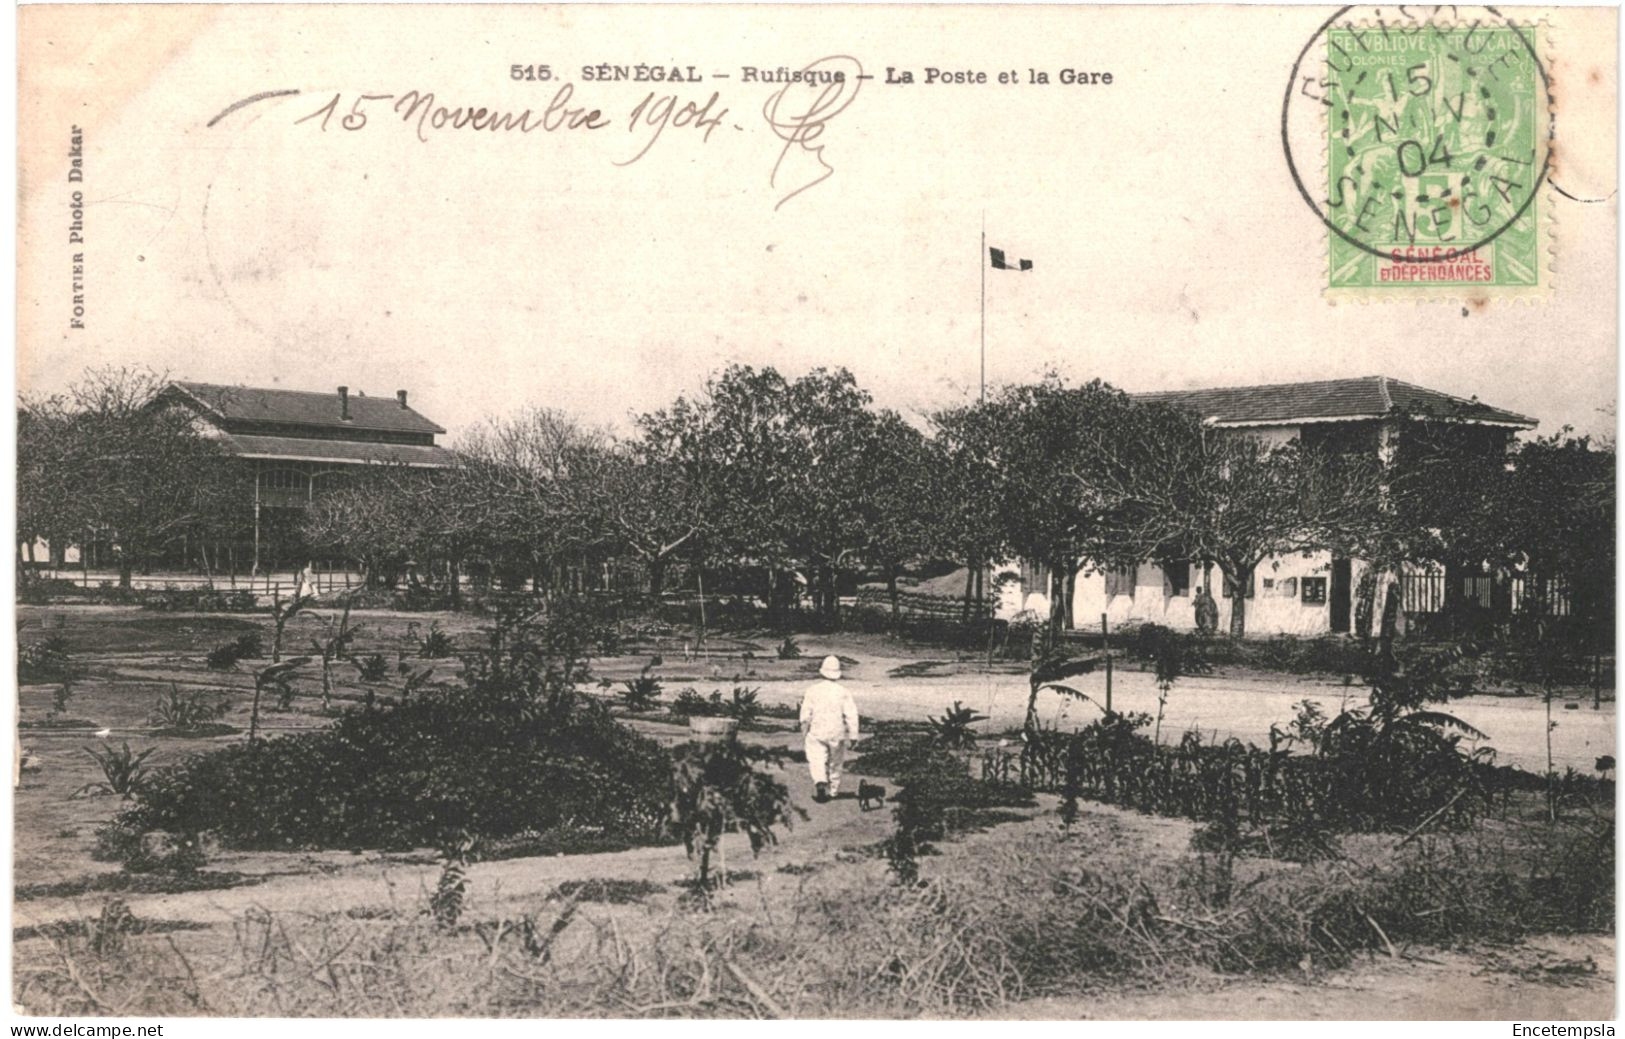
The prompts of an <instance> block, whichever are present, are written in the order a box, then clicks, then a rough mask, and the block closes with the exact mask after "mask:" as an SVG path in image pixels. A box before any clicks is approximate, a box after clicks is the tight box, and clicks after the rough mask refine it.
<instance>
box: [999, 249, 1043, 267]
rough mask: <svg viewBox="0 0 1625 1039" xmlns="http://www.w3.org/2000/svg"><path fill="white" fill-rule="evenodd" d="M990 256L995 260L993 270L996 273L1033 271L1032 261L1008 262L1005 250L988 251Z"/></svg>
mask: <svg viewBox="0 0 1625 1039" xmlns="http://www.w3.org/2000/svg"><path fill="white" fill-rule="evenodd" d="M988 255H989V256H990V257H991V258H992V260H993V269H994V270H996V271H1030V270H1032V269H1033V261H1031V260H1008V259H1006V258H1005V255H1004V250H1003V249H992V248H990V249H988Z"/></svg>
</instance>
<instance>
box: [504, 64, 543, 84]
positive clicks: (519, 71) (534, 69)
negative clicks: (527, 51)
mask: <svg viewBox="0 0 1625 1039" xmlns="http://www.w3.org/2000/svg"><path fill="white" fill-rule="evenodd" d="M508 75H509V76H511V77H512V78H514V79H528V80H531V81H532V82H536V81H541V82H546V81H547V80H550V79H552V78H553V69H552V66H549V65H512V66H509V68H508Z"/></svg>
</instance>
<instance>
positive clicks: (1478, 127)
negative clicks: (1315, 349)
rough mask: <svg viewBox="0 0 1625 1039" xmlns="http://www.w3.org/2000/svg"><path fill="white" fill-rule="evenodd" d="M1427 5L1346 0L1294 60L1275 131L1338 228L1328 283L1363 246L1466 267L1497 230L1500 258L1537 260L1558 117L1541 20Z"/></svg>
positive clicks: (1307, 189)
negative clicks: (1540, 206)
mask: <svg viewBox="0 0 1625 1039" xmlns="http://www.w3.org/2000/svg"><path fill="white" fill-rule="evenodd" d="M1428 11H1429V12H1430V13H1427V14H1418V13H1416V12H1415V10H1414V9H1410V8H1405V7H1400V8H1355V7H1344V8H1342V9H1341V10H1339V11H1337V12H1336V13H1335V14H1333V15H1332V16H1331V17H1330V18H1328V19H1326V21H1325V22H1324V23H1323V24H1322V25H1321V26H1320V28H1319V29H1318V30H1316V32H1315V34H1314V35H1313V36H1312V37H1310V39H1309V41H1308V42H1307V43H1305V44H1304V47H1303V49H1302V50H1301V51H1300V52H1299V54H1298V57H1297V60H1296V61H1295V62H1294V63H1293V66H1292V76H1291V79H1290V80H1289V81H1288V84H1287V89H1286V97H1285V99H1284V101H1283V102H1282V109H1281V142H1282V147H1283V148H1284V149H1285V152H1286V160H1287V167H1288V169H1289V170H1290V171H1291V174H1292V179H1293V181H1294V183H1295V184H1296V185H1297V189H1298V192H1299V194H1300V195H1302V196H1303V200H1304V201H1305V202H1306V203H1307V204H1308V205H1309V207H1310V209H1311V210H1313V211H1314V212H1315V214H1316V215H1317V216H1318V217H1319V218H1320V220H1321V221H1322V222H1323V223H1324V224H1325V225H1326V227H1327V228H1328V229H1329V230H1330V231H1331V232H1332V235H1333V238H1332V239H1331V242H1330V244H1331V246H1332V256H1331V265H1332V268H1333V280H1334V286H1335V282H1336V278H1337V270H1338V268H1339V267H1340V265H1346V267H1347V268H1348V269H1353V268H1354V267H1356V266H1357V265H1358V264H1360V263H1361V262H1362V261H1363V260H1364V257H1365V256H1367V255H1370V256H1375V257H1377V258H1378V259H1379V260H1380V261H1383V262H1388V263H1402V264H1407V265H1410V264H1456V265H1458V266H1459V263H1458V261H1462V260H1464V259H1465V260H1468V261H1472V262H1478V261H1479V260H1481V259H1482V257H1481V256H1480V251H1481V250H1485V247H1486V246H1489V245H1491V243H1499V244H1498V245H1497V246H1496V250H1495V251H1496V253H1497V259H1496V260H1495V265H1496V267H1497V268H1500V267H1501V266H1502V264H1503V261H1504V262H1505V264H1506V269H1507V270H1509V271H1510V272H1511V275H1516V274H1517V273H1518V271H1519V269H1520V268H1522V267H1528V268H1529V270H1530V277H1533V270H1534V268H1536V267H1538V265H1539V258H1538V256H1537V255H1536V249H1537V243H1538V239H1539V234H1538V226H1537V220H1538V214H1537V213H1536V199H1537V197H1538V196H1539V194H1540V190H1541V186H1542V184H1544V183H1545V181H1546V177H1547V172H1548V167H1549V164H1550V155H1551V151H1550V146H1551V141H1552V136H1553V132H1554V129H1555V123H1554V120H1553V117H1552V105H1551V97H1550V90H1549V82H1548V79H1547V73H1546V69H1545V66H1544V65H1543V64H1542V63H1541V61H1540V57H1539V53H1538V45H1537V33H1538V27H1537V26H1535V25H1527V24H1523V25H1520V24H1517V23H1515V22H1514V21H1512V20H1511V19H1508V18H1506V17H1505V16H1503V15H1502V14H1501V13H1500V12H1499V11H1497V10H1496V9H1495V8H1493V7H1486V8H1481V9H1478V11H1477V13H1474V12H1473V10H1472V9H1467V8H1453V7H1451V8H1429V9H1428ZM1485 251H1486V252H1487V250H1485ZM1486 262H1487V261H1486ZM1485 269H1486V270H1487V269H1488V268H1487V267H1486V268H1485ZM1511 275H1509V276H1511ZM1498 277H1499V275H1498Z"/></svg>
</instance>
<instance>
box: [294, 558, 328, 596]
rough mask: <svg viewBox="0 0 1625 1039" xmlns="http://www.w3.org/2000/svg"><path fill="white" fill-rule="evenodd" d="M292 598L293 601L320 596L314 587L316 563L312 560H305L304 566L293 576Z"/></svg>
mask: <svg viewBox="0 0 1625 1039" xmlns="http://www.w3.org/2000/svg"><path fill="white" fill-rule="evenodd" d="M293 598H294V601H295V602H297V601H299V600H300V599H319V598H321V595H320V594H319V592H318V590H317V587H316V563H315V561H314V560H312V561H309V562H306V563H305V568H304V569H303V570H301V571H299V573H298V574H296V575H295V576H294V579H293Z"/></svg>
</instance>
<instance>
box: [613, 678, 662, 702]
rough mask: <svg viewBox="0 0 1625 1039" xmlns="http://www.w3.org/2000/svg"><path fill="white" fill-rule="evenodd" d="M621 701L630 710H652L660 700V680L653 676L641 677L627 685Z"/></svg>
mask: <svg viewBox="0 0 1625 1039" xmlns="http://www.w3.org/2000/svg"><path fill="white" fill-rule="evenodd" d="M621 699H622V700H624V701H625V702H626V706H627V707H628V709H630V710H634V711H648V710H652V709H653V708H654V706H655V704H656V702H657V701H658V700H659V699H660V680H659V679H658V678H655V677H653V676H652V675H639V676H638V677H637V678H634V679H631V680H630V681H628V682H627V683H626V688H625V689H624V690H623V691H622V692H621Z"/></svg>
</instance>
